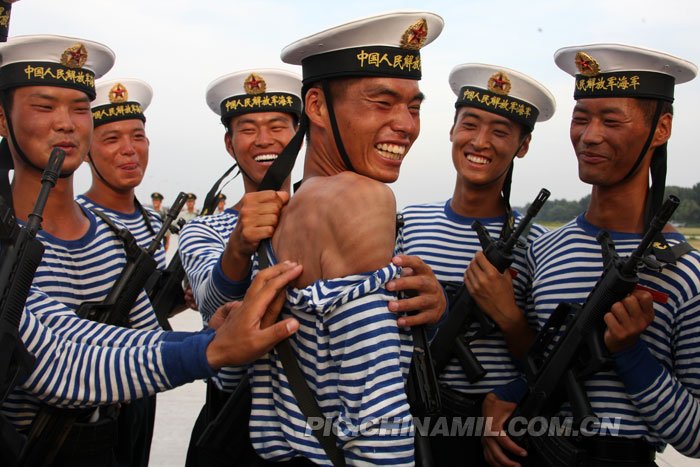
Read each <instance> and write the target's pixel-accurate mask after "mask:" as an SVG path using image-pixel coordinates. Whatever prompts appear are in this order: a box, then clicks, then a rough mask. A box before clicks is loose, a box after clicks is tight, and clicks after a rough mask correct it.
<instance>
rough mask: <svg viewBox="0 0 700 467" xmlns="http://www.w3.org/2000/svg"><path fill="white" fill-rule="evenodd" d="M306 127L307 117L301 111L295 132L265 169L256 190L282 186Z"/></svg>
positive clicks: (299, 147) (290, 169) (302, 141)
mask: <svg viewBox="0 0 700 467" xmlns="http://www.w3.org/2000/svg"><path fill="white" fill-rule="evenodd" d="M308 128H309V118H308V117H307V116H306V113H302V114H301V118H300V119H299V128H298V129H297V132H296V134H295V135H294V137H293V138H292V139H291V140H290V141H289V143H288V144H287V146H285V148H284V149H283V150H282V152H281V153H280V155H279V157H278V158H277V159H275V161H274V162H273V163H272V165H271V166H270V168H268V169H267V172H265V176H264V177H263V179H262V180H261V181H260V185H258V191H264V190H279V189H280V188H281V187H282V185H283V184H284V181H285V180H286V179H287V177H289V175H290V174H291V173H292V169H293V168H294V162H296V160H297V155H298V154H299V151H300V150H301V145H302V144H303V143H304V136H305V135H306V131H307V130H308Z"/></svg>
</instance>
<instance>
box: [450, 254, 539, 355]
mask: <svg viewBox="0 0 700 467" xmlns="http://www.w3.org/2000/svg"><path fill="white" fill-rule="evenodd" d="M464 284H465V286H466V287H467V290H468V291H469V295H470V296H471V297H472V298H473V299H474V301H475V302H476V304H477V305H478V306H479V308H480V309H481V311H483V312H484V313H485V314H486V315H487V316H488V317H490V318H491V319H492V320H493V321H494V323H496V325H497V326H498V329H500V330H501V332H502V333H503V336H504V337H505V340H506V343H507V344H508V350H510V352H511V353H512V354H513V356H515V357H516V358H521V357H522V356H523V355H525V352H527V349H529V348H530V345H532V341H533V340H534V339H535V334H534V332H533V331H532V329H531V328H530V326H529V325H528V323H527V319H526V318H525V314H524V313H523V311H522V310H521V309H520V308H518V305H517V304H516V303H515V294H514V293H513V276H512V275H511V273H510V271H506V272H504V273H503V274H501V273H500V272H498V269H496V268H495V267H494V265H493V264H491V262H490V261H489V260H488V259H487V258H486V255H484V252H483V251H479V252H477V253H476V255H474V259H472V260H471V262H470V263H469V267H468V268H467V270H466V271H465V272H464Z"/></svg>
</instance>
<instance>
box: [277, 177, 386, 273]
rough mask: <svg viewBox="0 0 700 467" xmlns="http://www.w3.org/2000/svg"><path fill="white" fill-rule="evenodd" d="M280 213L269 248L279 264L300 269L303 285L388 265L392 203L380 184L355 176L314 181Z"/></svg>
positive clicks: (311, 180)
mask: <svg viewBox="0 0 700 467" xmlns="http://www.w3.org/2000/svg"><path fill="white" fill-rule="evenodd" d="M284 211H285V212H284V213H283V214H282V219H281V220H280V228H279V229H278V230H277V231H276V233H275V239H274V241H273V245H274V246H275V250H276V251H278V250H279V251H278V253H279V255H278V256H279V259H294V260H296V261H300V262H301V263H302V264H303V265H304V273H303V274H302V278H301V283H302V285H307V284H308V283H311V282H313V281H314V280H318V279H331V278H335V277H343V276H347V275H351V274H357V273H362V272H367V271H371V270H375V269H378V268H381V267H384V266H386V265H387V264H388V262H389V261H390V260H391V256H392V254H393V248H394V236H395V223H396V201H395V198H394V194H393V192H392V191H391V189H390V188H389V187H388V186H386V185H385V184H384V183H381V182H378V181H376V180H373V179H370V178H367V177H364V176H362V175H358V174H356V173H353V172H343V173H341V174H338V175H334V176H331V177H314V178H311V179H309V180H307V181H305V182H304V184H303V185H302V186H301V188H300V189H299V190H298V191H297V193H295V195H294V196H292V199H291V200H290V202H289V205H288V206H287V208H285V210H284ZM283 237H284V238H283Z"/></svg>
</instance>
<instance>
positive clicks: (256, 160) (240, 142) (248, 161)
mask: <svg viewBox="0 0 700 467" xmlns="http://www.w3.org/2000/svg"><path fill="white" fill-rule="evenodd" d="M229 128H230V131H229V132H227V133H226V135H225V143H226V149H227V151H228V152H229V154H231V155H232V156H233V157H234V158H235V159H236V161H237V162H238V165H239V166H240V167H241V171H242V172H243V173H244V174H245V175H246V176H247V177H249V178H250V181H251V182H252V183H253V184H254V185H255V187H257V185H259V184H260V181H262V179H263V177H264V176H265V173H266V172H267V169H268V168H270V166H271V165H272V163H273V162H274V161H275V159H277V157H278V156H279V155H280V153H281V152H282V150H283V149H284V147H285V146H286V145H287V143H289V140H291V139H292V137H294V133H295V132H296V124H295V121H294V117H293V116H292V115H290V114H287V113H283V112H257V113H249V114H244V115H240V116H237V117H233V118H231V121H230V124H229Z"/></svg>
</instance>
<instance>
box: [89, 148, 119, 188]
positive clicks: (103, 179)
mask: <svg viewBox="0 0 700 467" xmlns="http://www.w3.org/2000/svg"><path fill="white" fill-rule="evenodd" d="M87 156H88V159H90V166H91V167H92V169H93V170H94V171H95V173H96V174H97V177H98V178H99V179H100V180H102V183H104V184H105V185H107V186H108V187H109V188H110V189H111V190H112V191H119V190H118V189H117V187H115V186H114V185H112V184H111V183H109V182H108V181H107V179H106V178H104V177H103V176H102V174H101V173H100V171H99V170H98V169H97V164H95V159H93V158H92V154H90V151H88V153H87Z"/></svg>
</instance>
